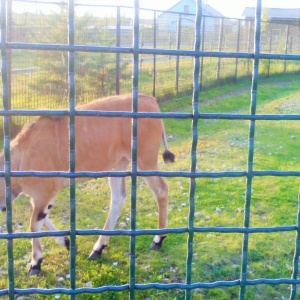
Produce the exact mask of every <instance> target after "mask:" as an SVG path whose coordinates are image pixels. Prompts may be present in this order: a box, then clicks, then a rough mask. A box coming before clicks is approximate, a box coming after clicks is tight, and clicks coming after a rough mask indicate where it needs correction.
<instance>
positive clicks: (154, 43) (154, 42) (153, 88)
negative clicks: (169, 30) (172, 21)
mask: <svg viewBox="0 0 300 300" xmlns="http://www.w3.org/2000/svg"><path fill="white" fill-rule="evenodd" d="M153 48H154V49H155V48H156V10H154V14H153ZM152 74H153V76H152V77H153V79H152V80H153V82H152V96H153V97H155V95H156V54H153V73H152Z"/></svg>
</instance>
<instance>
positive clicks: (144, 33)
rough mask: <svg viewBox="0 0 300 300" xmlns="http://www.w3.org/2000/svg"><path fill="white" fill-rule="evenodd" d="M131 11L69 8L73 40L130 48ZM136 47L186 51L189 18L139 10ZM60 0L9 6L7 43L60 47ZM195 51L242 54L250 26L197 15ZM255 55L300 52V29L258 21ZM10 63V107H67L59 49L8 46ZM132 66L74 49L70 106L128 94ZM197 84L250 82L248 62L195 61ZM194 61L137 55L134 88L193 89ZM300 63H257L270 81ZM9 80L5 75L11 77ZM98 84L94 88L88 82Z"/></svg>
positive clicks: (126, 57) (160, 92) (114, 56)
mask: <svg viewBox="0 0 300 300" xmlns="http://www.w3.org/2000/svg"><path fill="white" fill-rule="evenodd" d="M132 15H133V9H132V8H131V7H125V6H121V7H112V6H100V5H86V4H75V25H74V26H75V36H74V39H75V43H76V44H77V45H88V46H102V47H111V46H113V47H121V48H126V47H131V45H132V39H133V30H132V29H133V18H132ZM140 16H141V18H140V27H139V34H140V39H139V43H140V45H139V46H140V48H141V49H143V48H147V49H155V48H159V49H172V50H183V51H184V50H192V49H193V45H194V42H195V41H194V33H193V32H194V30H193V26H194V20H195V15H192V14H178V13H170V12H163V11H157V10H155V11H153V10H143V9H141V10H140ZM67 21H68V17H67V3H66V2H57V3H56V1H51V2H50V1H49V2H47V1H45V2H42V3H41V2H38V1H20V0H14V1H11V3H10V4H9V13H8V24H9V25H10V26H8V34H7V36H8V40H9V41H10V42H12V43H45V44H66V43H67V30H68V28H67ZM201 31H202V32H201V35H202V40H201V45H200V48H201V50H202V51H208V52H220V51H223V52H241V53H245V52H246V53H247V52H248V53H249V52H250V50H251V49H253V43H254V42H253V41H254V21H246V20H239V19H228V18H213V17H206V16H204V17H203V19H202V27H201ZM260 46H261V53H281V54H295V53H299V52H300V27H299V26H296V25H291V24H278V23H267V22H266V23H263V26H262V39H261V45H260ZM8 55H9V56H8V64H10V65H11V66H10V69H11V70H12V71H11V74H9V76H8V78H9V80H10V90H11V105H12V108H38V107H39V108H41V107H43V108H56V107H65V106H66V105H67V102H68V96H67V95H68V92H67V91H68V81H67V54H66V52H64V51H61V52H60V51H47V50H46V51H35V50H31V49H22V50H21V49H13V50H10V51H9V53H8ZM131 61H132V57H131V55H130V54H127V53H120V52H118V53H109V51H103V52H97V53H93V52H82V51H78V52H76V64H75V80H76V101H78V102H85V101H90V100H91V99H93V98H95V97H102V96H105V95H112V94H120V93H127V92H130V90H131ZM201 65H202V69H201V75H200V79H199V80H200V85H201V88H202V89H205V88H207V87H209V86H211V85H216V84H218V85H219V84H222V83H230V82H231V83H234V82H236V81H237V80H241V79H244V78H250V76H251V72H252V61H251V59H249V58H232V57H214V56H210V57H202V58H201ZM192 67H193V58H191V57H189V56H185V55H179V56H177V55H168V56H166V55H159V54H158V55H155V54H153V53H149V54H148V53H142V54H141V55H140V56H139V68H140V90H141V91H142V92H144V93H147V94H152V95H154V96H157V97H158V98H159V99H160V98H166V97H168V96H173V95H174V94H178V93H186V92H190V91H191V90H192V78H191V76H190V70H191V68H192ZM299 71H300V64H299V62H295V61H287V60H280V61H278V60H272V59H269V60H263V61H262V62H261V64H260V70H259V73H260V74H262V75H265V76H270V75H272V74H276V73H283V72H299ZM10 75H11V76H10ZM95 82H97V84H95Z"/></svg>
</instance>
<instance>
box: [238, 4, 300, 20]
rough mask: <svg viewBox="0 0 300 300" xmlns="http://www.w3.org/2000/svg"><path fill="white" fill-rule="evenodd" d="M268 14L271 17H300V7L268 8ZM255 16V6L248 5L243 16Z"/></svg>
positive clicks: (251, 17) (249, 17)
mask: <svg viewBox="0 0 300 300" xmlns="http://www.w3.org/2000/svg"><path fill="white" fill-rule="evenodd" d="M268 14H269V17H270V18H271V19H285V20H287V19H289V20H294V19H300V8H268ZM254 16H255V7H246V8H245V9H244V11H243V13H242V17H244V18H247V19H253V18H254Z"/></svg>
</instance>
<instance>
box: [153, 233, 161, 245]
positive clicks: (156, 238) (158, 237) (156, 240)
mask: <svg viewBox="0 0 300 300" xmlns="http://www.w3.org/2000/svg"><path fill="white" fill-rule="evenodd" d="M160 240H161V237H160V235H156V236H155V237H154V240H153V242H154V243H156V244H158V243H159V242H160Z"/></svg>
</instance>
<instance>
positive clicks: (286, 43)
mask: <svg viewBox="0 0 300 300" xmlns="http://www.w3.org/2000/svg"><path fill="white" fill-rule="evenodd" d="M289 35H290V24H287V25H286V37H285V54H288V51H289V50H288V48H289ZM286 65H287V61H286V59H285V60H284V70H283V72H284V73H286Z"/></svg>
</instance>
